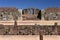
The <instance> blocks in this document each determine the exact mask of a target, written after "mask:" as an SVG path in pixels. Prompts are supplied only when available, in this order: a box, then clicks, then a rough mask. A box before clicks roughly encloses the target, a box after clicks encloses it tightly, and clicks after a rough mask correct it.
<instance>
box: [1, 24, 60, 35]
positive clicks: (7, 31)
mask: <svg viewBox="0 0 60 40" xmlns="http://www.w3.org/2000/svg"><path fill="white" fill-rule="evenodd" d="M57 29H58V30H57V34H56V31H55V27H54V26H40V25H19V26H16V27H14V26H13V25H0V35H39V34H40V33H41V31H42V32H43V35H60V26H57Z"/></svg>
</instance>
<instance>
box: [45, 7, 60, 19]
mask: <svg viewBox="0 0 60 40" xmlns="http://www.w3.org/2000/svg"><path fill="white" fill-rule="evenodd" d="M44 15H45V16H44V18H45V20H60V8H46V9H45V13H44Z"/></svg>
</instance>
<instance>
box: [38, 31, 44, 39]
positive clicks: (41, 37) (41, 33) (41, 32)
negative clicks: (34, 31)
mask: <svg viewBox="0 0 60 40" xmlns="http://www.w3.org/2000/svg"><path fill="white" fill-rule="evenodd" d="M39 33H40V34H39V35H40V40H43V30H41V31H40V32H39Z"/></svg>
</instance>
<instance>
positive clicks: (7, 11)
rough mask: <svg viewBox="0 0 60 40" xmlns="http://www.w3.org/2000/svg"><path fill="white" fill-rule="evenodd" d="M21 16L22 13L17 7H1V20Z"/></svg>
mask: <svg viewBox="0 0 60 40" xmlns="http://www.w3.org/2000/svg"><path fill="white" fill-rule="evenodd" d="M18 17H20V13H19V12H18V9H17V8H15V7H3V8H0V20H3V21H7V20H10V21H11V20H15V19H17V20H18Z"/></svg>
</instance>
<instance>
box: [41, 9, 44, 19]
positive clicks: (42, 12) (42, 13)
mask: <svg viewBox="0 0 60 40" xmlns="http://www.w3.org/2000/svg"><path fill="white" fill-rule="evenodd" d="M44 13H45V12H44V10H42V11H41V15H42V16H41V19H42V20H44Z"/></svg>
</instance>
